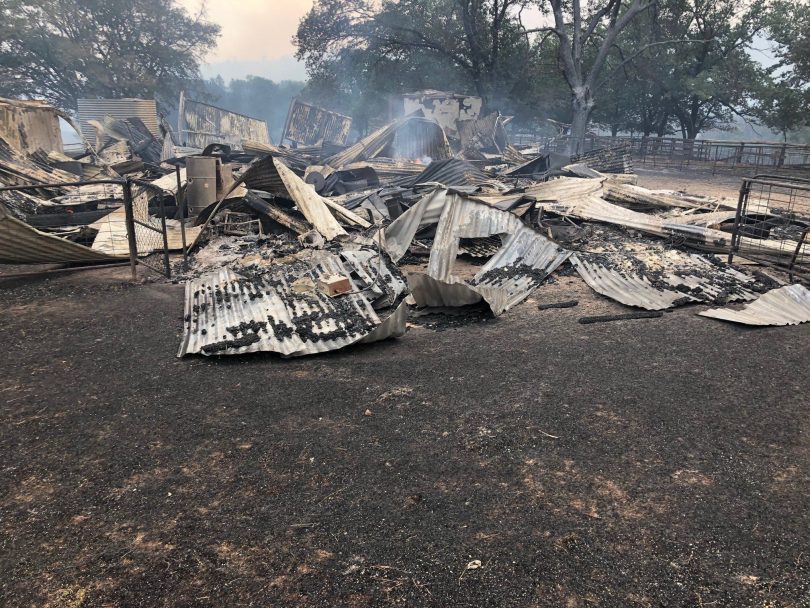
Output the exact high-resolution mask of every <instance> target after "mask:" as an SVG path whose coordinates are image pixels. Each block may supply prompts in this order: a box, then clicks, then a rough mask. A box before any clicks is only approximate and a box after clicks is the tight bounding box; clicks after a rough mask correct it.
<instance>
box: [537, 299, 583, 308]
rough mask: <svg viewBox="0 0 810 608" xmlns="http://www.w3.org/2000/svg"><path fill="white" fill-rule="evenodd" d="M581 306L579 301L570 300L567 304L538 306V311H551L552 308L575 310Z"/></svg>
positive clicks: (555, 303) (554, 303)
mask: <svg viewBox="0 0 810 608" xmlns="http://www.w3.org/2000/svg"><path fill="white" fill-rule="evenodd" d="M577 304H579V300H568V301H566V302H549V303H548V304H538V305H537V309H538V310H549V309H550V308H573V307H574V306H576V305H577Z"/></svg>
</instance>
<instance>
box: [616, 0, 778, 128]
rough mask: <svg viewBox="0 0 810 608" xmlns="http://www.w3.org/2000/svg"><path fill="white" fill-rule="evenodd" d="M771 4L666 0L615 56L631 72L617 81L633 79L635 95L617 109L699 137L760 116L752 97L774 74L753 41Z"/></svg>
mask: <svg viewBox="0 0 810 608" xmlns="http://www.w3.org/2000/svg"><path fill="white" fill-rule="evenodd" d="M765 8H766V7H765V5H764V3H763V2H761V1H759V0H755V1H753V2H751V1H748V0H660V1H659V2H658V4H657V6H656V7H655V9H654V10H652V11H650V12H649V14H647V15H645V16H643V17H642V18H640V19H639V20H638V22H637V23H636V24H635V25H634V27H632V28H630V29H629V30H628V35H627V39H626V40H625V43H624V45H623V47H622V52H621V53H617V54H616V55H614V56H613V57H612V60H611V62H612V63H613V64H618V66H620V67H621V70H622V71H624V72H625V74H624V75H623V76H621V75H620V76H619V81H618V82H616V83H614V84H613V86H614V87H615V88H621V87H622V84H624V85H626V87H627V89H625V97H626V98H627V99H628V100H629V103H628V104H627V105H623V106H622V107H621V108H618V109H617V111H618V112H619V113H620V114H622V113H623V114H624V116H623V118H624V124H629V125H632V127H633V128H634V130H638V131H640V132H641V133H643V134H648V135H649V134H660V135H662V134H664V133H666V132H668V131H670V129H671V128H672V127H673V126H674V127H675V128H677V130H679V131H680V133H681V135H682V136H683V137H685V138H689V139H693V138H695V137H697V136H698V134H700V133H701V132H703V131H706V130H709V129H726V128H729V127H730V125H731V124H732V123H733V121H734V119H735V116H741V117H744V118H751V117H753V116H754V113H753V109H752V106H751V100H752V99H753V97H754V96H755V95H756V93H757V92H758V91H761V90H762V83H763V82H768V81H769V75H768V73H767V71H766V70H764V69H763V68H762V66H760V65H759V64H758V63H757V62H756V61H755V60H754V59H753V58H752V57H751V55H750V54H749V53H748V50H747V49H748V48H749V47H750V45H751V43H752V40H753V39H754V37H755V36H757V35H758V34H759V33H761V32H762V31H763V29H764V28H765V26H766V24H767V15H768V13H767V11H766V10H765ZM609 69H612V68H609ZM614 120H616V121H618V122H621V120H620V119H619V118H614Z"/></svg>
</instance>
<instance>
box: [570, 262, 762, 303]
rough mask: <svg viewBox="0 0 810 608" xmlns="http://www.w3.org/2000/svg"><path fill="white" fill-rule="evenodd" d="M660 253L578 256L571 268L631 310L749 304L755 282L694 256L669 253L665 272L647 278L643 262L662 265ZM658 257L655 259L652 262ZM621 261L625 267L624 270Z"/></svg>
mask: <svg viewBox="0 0 810 608" xmlns="http://www.w3.org/2000/svg"><path fill="white" fill-rule="evenodd" d="M661 255H662V253H656V254H654V256H650V255H648V254H644V253H633V252H618V253H604V254H591V253H577V254H576V255H573V256H572V257H571V263H572V264H573V265H574V267H575V268H576V269H577V272H578V273H579V275H580V276H581V277H582V278H583V279H584V281H585V282H586V283H587V284H588V286H589V287H590V288H591V289H593V290H594V291H596V292H597V293H601V294H602V295H603V296H607V297H608V298H611V299H613V300H616V301H617V302H621V303H622V304H626V305H627V306H638V307H639V308H645V309H647V310H662V309H665V308H671V307H673V306H678V305H680V304H688V303H691V302H704V303H717V302H729V301H730V302H733V301H740V300H751V299H753V298H755V297H756V293H754V292H753V291H752V290H751V289H750V288H751V287H753V286H754V284H755V283H756V280H755V279H754V278H753V277H749V276H747V275H744V274H742V273H741V272H738V271H736V270H734V269H733V268H731V267H727V268H722V267H720V266H717V265H715V264H712V263H711V262H709V261H708V260H706V259H704V258H702V257H700V256H698V255H693V254H688V253H683V252H679V251H676V250H668V251H667V252H666V255H667V256H668V257H670V258H674V259H672V260H670V264H669V265H668V267H667V268H666V270H662V271H660V272H657V273H655V274H654V275H653V274H649V273H645V271H644V270H643V268H644V263H643V261H642V260H644V259H645V258H647V259H648V260H649V261H655V262H660V261H661V259H662V258H661ZM653 257H655V260H653ZM617 259H620V260H624V261H626V262H627V264H626V267H624V268H623V267H622V265H621V264H617V263H616V261H617Z"/></svg>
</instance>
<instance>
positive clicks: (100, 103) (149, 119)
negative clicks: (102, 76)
mask: <svg viewBox="0 0 810 608" xmlns="http://www.w3.org/2000/svg"><path fill="white" fill-rule="evenodd" d="M77 103H78V116H79V125H80V126H81V129H82V135H84V137H85V139H87V141H89V142H90V143H91V144H93V145H95V142H96V130H95V128H93V126H92V125H91V124H90V122H89V121H91V120H97V121H98V122H100V123H103V122H104V118H105V117H106V116H112V117H113V118H120V119H124V118H131V117H136V118H140V119H141V121H143V124H144V125H146V128H147V129H149V132H150V133H151V134H152V135H154V136H155V137H156V138H160V137H161V135H160V127H159V126H158V118H157V105H156V104H155V100H154V99H134V98H127V99H79V100H78V101H77Z"/></svg>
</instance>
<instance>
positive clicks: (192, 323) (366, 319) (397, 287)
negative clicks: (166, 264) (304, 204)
mask: <svg viewBox="0 0 810 608" xmlns="http://www.w3.org/2000/svg"><path fill="white" fill-rule="evenodd" d="M312 256H313V259H312V260H304V259H301V260H299V261H296V262H293V263H292V264H286V265H284V266H282V267H280V268H278V269H277V270H274V271H271V272H269V273H268V274H266V275H263V276H261V277H256V278H251V279H246V278H240V277H238V276H236V275H235V274H234V273H233V272H232V271H230V270H229V269H221V270H219V271H218V272H217V273H215V274H212V275H207V276H205V277H201V278H199V279H195V280H193V281H189V282H188V283H187V284H186V303H185V317H184V318H185V325H184V333H183V340H182V343H181V345H180V350H179V352H178V357H180V356H183V355H186V354H191V353H201V354H204V355H233V354H242V353H251V352H259V351H270V352H277V353H280V354H282V355H284V356H300V355H310V354H316V353H321V352H326V351H330V350H337V349H340V348H343V347H345V346H349V345H350V344H354V343H357V342H360V341H372V340H376V339H384V338H386V337H391V336H397V335H402V334H403V333H404V332H405V310H406V309H405V305H404V303H403V302H400V304H399V306H398V307H397V308H396V309H391V308H390V307H389V308H387V311H388V313H389V315H386V317H387V318H386V319H383V318H381V317H380V315H378V313H377V311H376V310H375V308H374V304H376V303H377V302H380V303H381V305H382V306H384V307H385V306H389V305H392V304H393V303H394V302H395V301H396V300H398V299H399V297H400V296H401V294H402V293H403V292H404V291H405V282H404V280H403V279H402V277H401V275H400V274H399V272H398V271H395V272H392V271H391V269H390V268H389V267H388V265H387V264H383V265H382V269H381V270H378V266H377V259H378V258H377V254H376V252H373V251H367V250H361V251H356V252H353V254H352V255H349V256H346V257H345V258H344V259H341V257H339V256H338V255H333V254H330V253H328V252H324V251H318V252H315V251H313V252H312ZM353 271H354V272H355V273H356V276H352V272H353ZM378 272H380V273H381V276H380V280H379V281H377V282H376V284H375V282H374V277H376V276H377V273H378ZM333 274H338V275H341V276H348V277H351V278H350V281H351V282H352V289H353V291H359V290H361V289H364V288H366V290H365V291H362V292H360V293H350V294H345V295H341V296H338V297H335V298H330V297H329V296H326V295H324V294H322V293H320V292H318V291H317V290H313V291H303V290H301V289H297V288H296V287H295V286H294V283H296V281H297V280H299V279H302V278H308V279H311V280H312V281H314V282H315V283H317V281H318V279H319V278H321V277H324V276H328V275H333ZM381 314H382V313H381Z"/></svg>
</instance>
